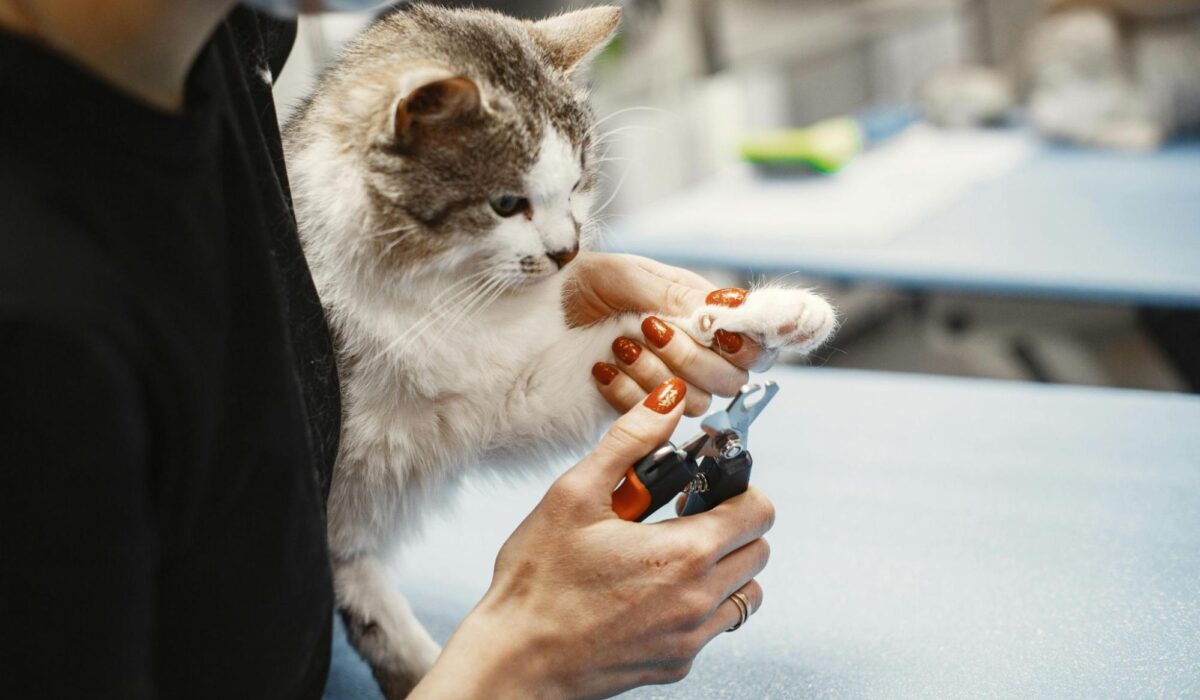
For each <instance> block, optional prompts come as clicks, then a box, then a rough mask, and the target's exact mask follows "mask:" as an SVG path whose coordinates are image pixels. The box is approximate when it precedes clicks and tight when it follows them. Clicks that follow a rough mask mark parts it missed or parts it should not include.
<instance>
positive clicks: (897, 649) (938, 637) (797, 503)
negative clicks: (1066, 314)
mask: <svg viewBox="0 0 1200 700" xmlns="http://www.w3.org/2000/svg"><path fill="white" fill-rule="evenodd" d="M768 376H769V377H771V378H774V379H776V380H777V381H778V382H779V383H780V386H781V391H780V394H779V396H778V397H777V398H776V399H775V402H774V403H773V404H772V405H771V406H770V407H769V408H767V409H766V410H765V411H764V413H763V414H762V416H761V417H760V418H759V420H758V422H757V423H756V424H755V427H754V430H753V431H752V434H751V449H752V450H753V452H754V454H755V464H756V466H755V470H754V481H755V483H757V484H758V485H759V486H760V487H762V488H763V489H765V490H766V491H767V492H768V493H769V494H770V496H771V497H772V498H773V499H774V500H775V502H776V504H777V507H778V520H777V524H776V526H775V529H774V530H773V531H772V533H771V534H770V535H769V537H768V538H769V539H770V541H771V544H772V558H771V564H770V566H769V567H768V569H767V571H766V572H764V574H763V575H762V576H761V577H760V580H761V581H762V583H763V586H764V587H765V589H766V602H765V604H764V606H763V608H762V610H761V611H760V612H759V613H758V614H757V615H755V616H754V617H753V618H752V619H751V621H750V623H749V624H748V625H747V626H746V627H745V628H743V629H742V630H739V631H738V632H736V633H733V634H725V635H722V636H721V637H719V638H718V639H717V640H715V641H714V643H713V644H711V645H710V646H709V647H708V648H707V649H706V650H705V651H704V652H703V653H702V655H701V656H700V658H699V659H698V660H697V663H696V664H695V667H694V670H693V672H692V675H691V677H689V678H688V679H687V680H685V681H684V682H683V683H681V684H679V685H676V686H670V687H656V688H647V689H641V690H637V691H633V692H632V693H630V694H628V697H631V698H656V697H670V698H753V699H755V700H760V699H762V698H804V697H823V698H843V697H847V698H851V697H852V698H859V697H878V698H895V697H979V696H989V697H992V696H995V697H1021V698H1025V697H1056V698H1058V697H1087V698H1093V697H1131V696H1137V697H1147V696H1149V697H1185V696H1191V697H1195V696H1198V695H1200V398H1196V397H1188V396H1182V395H1171V394H1152V393H1143V392H1133V391H1121V390H1110V389H1095V388H1081V387H1064V386H1047V385H1031V384H1023V383H1005V382H995V381H984V380H970V379H955V378H933V377H926V376H916V375H893V374H883V373H871V372H861V371H852V370H832V369H777V370H775V371H773V372H771V373H770V374H769V375H768ZM690 432H691V431H690V430H684V429H681V430H680V436H686V435H687V433H690ZM545 483H546V481H545V480H543V481H534V482H521V483H516V484H507V485H505V484H489V483H479V484H473V485H472V486H471V487H470V488H468V489H467V491H466V492H465V494H464V496H463V498H462V499H461V502H460V503H459V504H458V506H457V507H456V508H455V509H454V510H453V511H452V512H447V513H444V514H443V515H441V516H440V517H438V518H437V519H435V522H434V523H433V524H432V526H431V527H430V528H429V531H428V534H427V536H426V537H425V538H424V540H423V541H422V542H421V543H420V544H417V545H415V546H413V547H412V548H411V550H410V551H408V552H407V553H406V555H405V562H404V564H403V566H402V570H401V573H400V586H401V587H402V589H403V590H404V591H405V592H406V593H407V594H408V595H409V596H410V599H411V600H412V602H413V606H414V608H415V610H416V611H417V614H418V615H419V616H420V617H421V619H422V620H424V621H425V622H426V624H427V626H428V627H429V628H430V630H431V631H432V632H433V634H434V636H435V637H437V638H439V639H442V640H444V639H445V638H446V637H447V636H448V635H449V633H450V632H451V630H452V629H453V628H454V626H455V624H456V623H457V621H458V620H460V619H461V618H462V616H463V615H465V614H466V612H467V611H468V610H469V609H470V607H471V605H472V604H473V603H474V602H475V601H476V600H477V599H478V597H479V596H480V595H481V594H482V593H483V592H484V590H485V589H486V587H487V584H488V581H489V578H490V573H491V566H492V561H493V558H494V556H495V552H496V551H497V549H498V548H499V546H500V544H501V543H502V542H503V540H504V539H505V537H506V536H507V534H508V533H509V532H510V531H511V530H512V529H513V528H514V527H515V526H516V525H517V523H518V522H519V521H520V519H521V518H522V517H523V516H524V515H525V513H526V512H528V510H529V509H530V508H531V507H532V506H533V505H534V503H536V501H537V500H538V498H539V497H540V495H541V493H542V490H543V488H544V486H545ZM356 664H357V665H356ZM373 693H374V691H373V690H372V689H371V683H370V678H369V676H368V675H366V673H365V669H363V668H362V667H361V662H360V661H358V660H357V658H356V657H354V655H353V652H350V651H349V650H348V649H347V648H346V647H345V645H344V642H341V641H339V646H338V647H337V649H336V650H335V658H334V673H333V676H332V677H331V682H330V687H329V695H328V697H330V698H367V697H377V696H376V695H374V694H373Z"/></svg>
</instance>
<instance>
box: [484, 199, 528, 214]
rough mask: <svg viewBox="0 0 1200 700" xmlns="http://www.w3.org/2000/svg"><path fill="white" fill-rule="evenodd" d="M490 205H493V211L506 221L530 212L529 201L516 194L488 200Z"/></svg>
mask: <svg viewBox="0 0 1200 700" xmlns="http://www.w3.org/2000/svg"><path fill="white" fill-rule="evenodd" d="M488 203H489V204H491V205H492V211H494V212H496V213H497V214H499V215H500V216H503V217H504V218H506V219H507V218H508V217H510V216H516V215H517V214H525V213H527V212H529V211H530V207H529V200H528V199H526V198H524V197H518V196H517V195H515V194H502V195H497V196H495V197H492V198H491V199H490V200H488Z"/></svg>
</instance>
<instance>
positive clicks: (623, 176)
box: [592, 168, 632, 216]
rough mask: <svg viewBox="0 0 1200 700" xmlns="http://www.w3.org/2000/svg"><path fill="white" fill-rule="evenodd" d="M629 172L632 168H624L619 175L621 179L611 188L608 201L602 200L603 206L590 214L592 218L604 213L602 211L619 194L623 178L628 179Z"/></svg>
mask: <svg viewBox="0 0 1200 700" xmlns="http://www.w3.org/2000/svg"><path fill="white" fill-rule="evenodd" d="M630 170H632V168H625V172H623V173H621V179H620V180H617V186H616V187H614V188H613V191H612V194H610V195H609V196H608V199H606V200H604V204H601V205H600V206H598V207H596V209H595V211H593V212H592V216H599V215H600V214H602V213H604V210H605V209H607V208H608V205H610V204H612V203H613V201H614V200H615V199H616V198H617V195H618V194H620V193H621V187H622V186H623V185H624V184H625V178H627V177H629V171H630Z"/></svg>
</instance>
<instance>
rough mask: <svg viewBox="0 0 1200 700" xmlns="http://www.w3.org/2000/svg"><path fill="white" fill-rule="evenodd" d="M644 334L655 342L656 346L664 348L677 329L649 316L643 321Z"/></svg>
mask: <svg viewBox="0 0 1200 700" xmlns="http://www.w3.org/2000/svg"><path fill="white" fill-rule="evenodd" d="M642 335H644V336H646V339H647V340H649V341H650V342H651V343H654V347H656V348H663V347H666V345H667V343H669V342H671V336H673V335H675V331H673V330H671V327H670V326H668V325H667V324H665V323H663V322H662V321H661V320H660V319H657V318H655V317H653V316H647V317H646V320H644V321H642Z"/></svg>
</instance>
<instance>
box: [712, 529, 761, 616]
mask: <svg viewBox="0 0 1200 700" xmlns="http://www.w3.org/2000/svg"><path fill="white" fill-rule="evenodd" d="M770 558H771V546H770V545H768V544H767V540H766V539H765V538H762V537H760V538H758V539H757V540H754V541H753V542H751V543H749V544H747V545H744V546H742V547H739V548H738V549H735V550H734V551H732V552H730V553H729V554H728V555H726V556H725V558H724V559H722V560H721V561H719V562H717V565H716V566H715V567H714V568H713V573H712V575H710V576H709V577H708V581H707V582H706V587H707V588H708V589H709V590H711V591H712V593H713V595H714V596H715V597H716V599H717V600H720V599H722V598H728V597H729V595H730V594H732V593H733V592H734V591H736V590H738V589H739V588H741V587H742V586H743V585H745V583H746V582H747V581H749V580H750V579H752V578H754V577H755V576H758V575H759V574H760V573H762V570H763V569H765V568H766V567H767V561H768V560H769V559H770Z"/></svg>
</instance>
